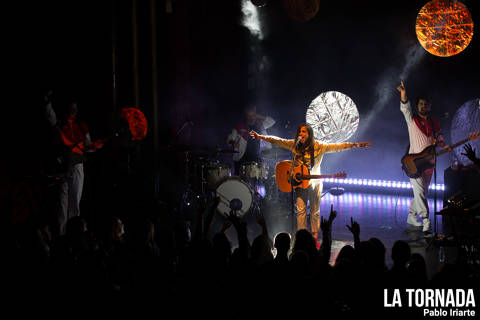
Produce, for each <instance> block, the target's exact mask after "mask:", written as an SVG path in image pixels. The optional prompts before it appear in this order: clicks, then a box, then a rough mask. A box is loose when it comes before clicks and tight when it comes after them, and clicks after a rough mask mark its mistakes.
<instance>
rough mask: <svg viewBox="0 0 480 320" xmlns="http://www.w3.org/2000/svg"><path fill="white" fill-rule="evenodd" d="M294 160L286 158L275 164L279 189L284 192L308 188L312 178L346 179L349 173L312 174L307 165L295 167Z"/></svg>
mask: <svg viewBox="0 0 480 320" xmlns="http://www.w3.org/2000/svg"><path fill="white" fill-rule="evenodd" d="M291 171H292V161H290V160H285V161H281V162H279V163H277V165H276V166H275V179H276V180H277V185H278V189H279V190H280V191H282V192H291V191H292V187H293V189H296V188H302V189H306V188H308V185H309V182H310V180H311V179H324V178H340V179H345V178H346V177H347V174H346V173H345V172H339V173H335V174H313V175H312V174H310V172H309V171H308V168H307V167H306V166H303V165H302V166H297V167H294V168H293V175H292V174H291Z"/></svg>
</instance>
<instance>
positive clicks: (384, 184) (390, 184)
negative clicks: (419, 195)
mask: <svg viewBox="0 0 480 320" xmlns="http://www.w3.org/2000/svg"><path fill="white" fill-rule="evenodd" d="M323 181H324V182H327V183H338V184H345V185H359V186H367V187H379V188H396V189H411V188H412V186H411V184H410V183H409V182H405V181H388V180H371V179H353V178H348V179H337V178H326V179H324V180H323ZM430 189H432V190H441V191H444V190H445V185H444V184H431V185H430Z"/></svg>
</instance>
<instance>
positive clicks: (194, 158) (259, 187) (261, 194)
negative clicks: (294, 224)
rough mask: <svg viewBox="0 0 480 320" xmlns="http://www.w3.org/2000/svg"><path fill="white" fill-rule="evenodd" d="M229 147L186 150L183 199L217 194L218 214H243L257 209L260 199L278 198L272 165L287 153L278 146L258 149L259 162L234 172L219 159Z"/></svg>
mask: <svg viewBox="0 0 480 320" xmlns="http://www.w3.org/2000/svg"><path fill="white" fill-rule="evenodd" d="M236 152H237V151H235V150H232V149H222V148H215V150H213V152H211V153H210V154H209V153H205V152H203V153H198V152H186V162H185V175H186V182H187V190H186V191H185V192H184V194H183V202H184V204H185V205H187V206H190V205H191V204H192V203H193V202H194V201H196V200H197V201H208V200H210V199H212V198H213V197H219V198H220V203H219V204H218V206H217V211H218V212H219V213H220V214H222V215H228V214H230V213H234V214H235V215H237V216H239V217H240V216H244V215H245V214H247V213H248V212H250V211H251V210H259V209H260V207H261V205H262V202H263V201H265V200H273V199H274V198H277V197H278V188H277V186H276V183H275V176H274V167H275V164H276V162H277V161H281V160H283V159H286V158H289V157H290V154H289V153H288V152H286V151H283V150H281V149H279V148H272V149H267V150H266V151H264V152H262V153H261V155H260V158H259V161H252V162H245V163H243V164H241V165H240V168H239V172H236V175H234V170H232V165H231V164H230V163H227V162H224V161H221V160H220V158H221V157H220V154H233V153H236Z"/></svg>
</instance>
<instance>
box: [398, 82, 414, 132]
mask: <svg viewBox="0 0 480 320" xmlns="http://www.w3.org/2000/svg"><path fill="white" fill-rule="evenodd" d="M397 90H398V92H400V111H402V113H403V115H404V116H405V120H406V121H407V123H410V121H412V119H413V114H412V107H411V106H410V101H408V97H407V89H406V88H405V83H403V81H401V82H400V85H399V86H398V87H397Z"/></svg>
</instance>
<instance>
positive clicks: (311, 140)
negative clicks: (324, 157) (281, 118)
mask: <svg viewBox="0 0 480 320" xmlns="http://www.w3.org/2000/svg"><path fill="white" fill-rule="evenodd" d="M302 127H306V128H307V132H308V138H307V140H306V141H305V143H299V144H298V145H297V146H296V147H295V150H296V151H297V152H299V153H304V152H307V151H308V152H310V160H311V165H312V168H313V166H314V165H315V158H314V151H315V150H314V147H315V135H314V133H313V128H312V126H311V125H309V124H308V123H302V124H300V125H299V126H298V128H297V132H296V133H295V141H297V139H298V136H299V135H300V130H301V129H302Z"/></svg>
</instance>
